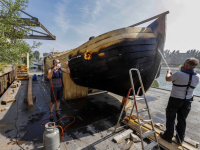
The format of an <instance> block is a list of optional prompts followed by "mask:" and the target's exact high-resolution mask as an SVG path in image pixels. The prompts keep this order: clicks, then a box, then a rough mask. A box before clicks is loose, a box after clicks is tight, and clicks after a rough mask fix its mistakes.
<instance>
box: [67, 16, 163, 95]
mask: <svg viewBox="0 0 200 150" xmlns="http://www.w3.org/2000/svg"><path fill="white" fill-rule="evenodd" d="M163 19H164V20H165V16H164V18H161V20H163ZM161 20H156V21H155V22H153V23H152V24H151V25H149V28H152V30H153V33H155V37H145V36H144V37H139V38H124V39H121V40H120V41H119V42H116V43H115V44H112V45H109V46H102V48H100V49H99V50H98V51H94V52H93V51H92V50H91V53H90V54H91V59H90V60H87V59H86V58H84V56H86V53H82V54H81V53H77V55H75V56H73V57H74V59H72V60H71V61H70V62H69V67H70V71H71V78H72V79H73V81H74V82H75V83H76V84H78V85H81V86H85V87H90V88H95V89H101V90H107V91H110V92H113V93H116V94H118V95H121V96H126V95H127V92H128V90H129V88H131V83H130V77H129V70H130V69H131V68H137V69H139V71H140V74H141V77H142V81H143V84H144V89H145V91H147V90H148V89H149V88H150V86H151V84H152V83H153V81H154V79H155V77H156V75H157V72H158V70H159V67H160V61H161V55H160V54H159V52H158V49H160V50H161V52H162V51H163V47H164V41H165V33H160V32H159V31H158V29H159V28H158V24H159V22H160V21H161ZM156 26H157V27H156ZM76 56H79V57H76ZM71 57H72V56H71ZM133 79H134V86H135V92H137V90H138V88H139V87H140V84H139V80H138V77H137V74H136V72H133ZM140 95H142V93H140Z"/></svg>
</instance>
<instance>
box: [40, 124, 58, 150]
mask: <svg viewBox="0 0 200 150" xmlns="http://www.w3.org/2000/svg"><path fill="white" fill-rule="evenodd" d="M43 145H44V150H60V138H59V130H58V128H57V126H56V125H55V122H49V123H47V124H45V131H44V133H43Z"/></svg>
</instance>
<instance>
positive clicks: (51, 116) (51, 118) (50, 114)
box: [49, 112, 53, 120]
mask: <svg viewBox="0 0 200 150" xmlns="http://www.w3.org/2000/svg"><path fill="white" fill-rule="evenodd" d="M49 119H50V120H53V112H50V113H49Z"/></svg>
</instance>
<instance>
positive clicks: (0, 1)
mask: <svg viewBox="0 0 200 150" xmlns="http://www.w3.org/2000/svg"><path fill="white" fill-rule="evenodd" d="M27 6H28V0H0V43H1V45H0V64H13V63H16V62H18V63H26V62H25V57H22V56H26V55H27V53H29V57H30V63H31V62H32V61H31V59H32V58H34V56H33V55H32V50H33V49H34V48H36V47H39V46H40V45H41V43H36V42H35V43H33V45H32V46H30V45H29V44H28V43H26V42H25V41H23V40H22V39H24V37H25V36H28V32H29V31H30V27H24V26H26V25H27V24H28V23H29V20H27V22H26V21H23V20H21V19H20V17H21V10H24V9H25V8H26V7H27ZM30 25H31V24H30ZM32 25H33V24H32Z"/></svg>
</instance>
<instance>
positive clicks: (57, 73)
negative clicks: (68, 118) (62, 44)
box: [47, 59, 70, 119]
mask: <svg viewBox="0 0 200 150" xmlns="http://www.w3.org/2000/svg"><path fill="white" fill-rule="evenodd" d="M65 64H66V69H65V68H61V63H60V61H59V60H58V59H54V60H53V67H52V68H51V69H49V72H48V75H47V78H48V79H50V83H51V91H50V92H51V103H50V117H51V119H52V115H53V108H54V107H55V102H56V101H57V107H56V114H57V113H58V110H59V106H60V100H61V99H62V97H63V81H62V72H65V73H70V69H69V67H68V61H66V62H65ZM52 87H53V88H52ZM52 89H53V90H52ZM55 98H56V100H55Z"/></svg>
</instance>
